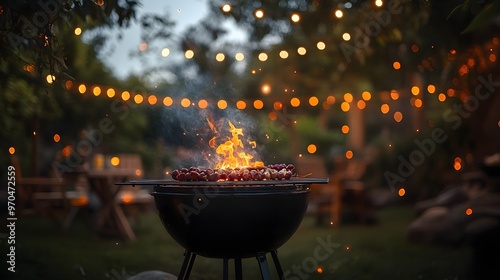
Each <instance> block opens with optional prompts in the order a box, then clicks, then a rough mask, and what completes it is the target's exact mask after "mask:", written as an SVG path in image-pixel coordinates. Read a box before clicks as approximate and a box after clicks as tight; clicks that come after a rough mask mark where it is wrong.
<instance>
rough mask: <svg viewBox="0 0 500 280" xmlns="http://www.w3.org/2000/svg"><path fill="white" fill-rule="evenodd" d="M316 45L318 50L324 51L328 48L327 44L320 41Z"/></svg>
mask: <svg viewBox="0 0 500 280" xmlns="http://www.w3.org/2000/svg"><path fill="white" fill-rule="evenodd" d="M316 47H317V48H318V50H320V51H322V50H324V49H325V48H326V44H325V43H323V42H321V41H320V42H318V43H317V44H316Z"/></svg>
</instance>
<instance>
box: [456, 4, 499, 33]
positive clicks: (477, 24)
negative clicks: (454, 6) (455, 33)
mask: <svg viewBox="0 0 500 280" xmlns="http://www.w3.org/2000/svg"><path fill="white" fill-rule="evenodd" d="M499 15H500V0H495V1H493V2H492V3H490V4H489V5H487V6H486V7H484V8H483V9H482V10H481V12H479V14H477V15H476V16H475V17H474V19H473V20H472V21H471V23H470V24H469V25H468V26H467V27H466V28H465V30H464V31H462V34H464V33H468V32H472V31H474V30H477V29H479V28H481V27H483V26H484V25H486V24H488V23H490V22H491V21H492V20H493V19H495V18H496V17H498V16H499Z"/></svg>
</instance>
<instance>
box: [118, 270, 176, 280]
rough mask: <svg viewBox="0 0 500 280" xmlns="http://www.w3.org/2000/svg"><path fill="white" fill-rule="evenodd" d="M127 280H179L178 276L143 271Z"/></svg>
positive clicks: (156, 271) (155, 271)
mask: <svg viewBox="0 0 500 280" xmlns="http://www.w3.org/2000/svg"><path fill="white" fill-rule="evenodd" d="M127 280H177V276H174V275H172V274H170V273H166V272H163V271H159V270H149V271H143V272H141V273H139V274H137V275H134V276H131V277H129V278H127Z"/></svg>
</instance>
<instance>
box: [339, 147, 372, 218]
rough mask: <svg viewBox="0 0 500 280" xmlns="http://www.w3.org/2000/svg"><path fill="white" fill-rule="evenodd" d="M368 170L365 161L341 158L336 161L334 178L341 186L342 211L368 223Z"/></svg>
mask: <svg viewBox="0 0 500 280" xmlns="http://www.w3.org/2000/svg"><path fill="white" fill-rule="evenodd" d="M366 169H367V163H366V161H365V160H363V159H346V158H345V157H343V156H342V157H339V158H336V159H334V167H333V171H332V174H333V176H332V177H333V178H335V180H337V184H339V185H340V189H341V191H340V193H341V200H342V204H343V208H342V210H343V211H344V212H347V211H348V210H350V211H351V212H352V213H353V214H354V218H355V220H356V221H358V222H360V223H366V222H367V211H368V209H367V206H368V201H367V200H368V196H367V193H366V192H367V191H366V186H365V183H364V181H363V178H362V177H363V175H364V174H365V172H366Z"/></svg>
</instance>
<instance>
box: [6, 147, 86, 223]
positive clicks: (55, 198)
mask: <svg viewBox="0 0 500 280" xmlns="http://www.w3.org/2000/svg"><path fill="white" fill-rule="evenodd" d="M11 163H12V165H13V166H14V168H15V169H16V185H17V191H16V194H17V201H18V203H17V205H18V206H19V208H18V210H17V213H18V214H19V215H28V214H34V213H36V214H40V215H42V216H45V217H51V218H55V219H57V218H58V217H59V216H63V217H64V221H63V222H62V227H63V229H65V230H67V229H69V227H70V226H71V223H72V221H73V219H74V216H75V213H73V212H75V211H76V210H75V209H74V208H75V207H76V208H79V207H83V206H86V205H87V203H88V199H87V196H86V193H83V192H81V191H69V190H68V183H67V181H66V180H65V179H64V178H63V177H62V176H53V177H23V176H22V170H21V165H20V163H19V159H18V158H17V157H16V156H15V155H12V156H11ZM16 208H17V207H16Z"/></svg>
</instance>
